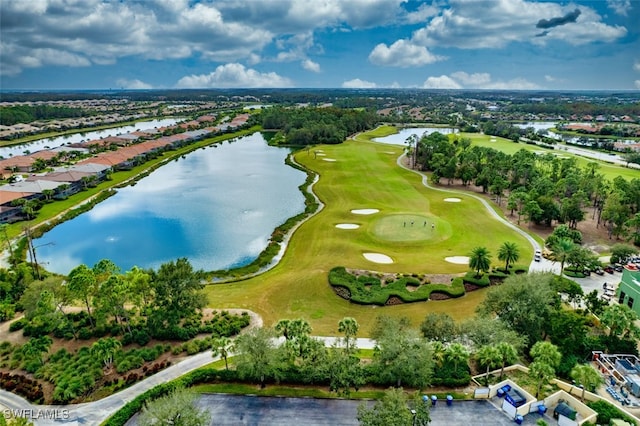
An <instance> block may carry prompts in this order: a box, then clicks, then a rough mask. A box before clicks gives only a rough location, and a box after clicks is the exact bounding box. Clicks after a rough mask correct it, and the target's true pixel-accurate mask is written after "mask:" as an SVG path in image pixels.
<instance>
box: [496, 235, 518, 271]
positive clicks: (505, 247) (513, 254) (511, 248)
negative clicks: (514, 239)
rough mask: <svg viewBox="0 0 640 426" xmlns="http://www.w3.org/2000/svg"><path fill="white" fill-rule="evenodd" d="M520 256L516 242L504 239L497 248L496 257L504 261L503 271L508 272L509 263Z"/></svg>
mask: <svg viewBox="0 0 640 426" xmlns="http://www.w3.org/2000/svg"><path fill="white" fill-rule="evenodd" d="M519 258H520V249H518V245H517V244H516V243H510V242H508V241H506V242H505V243H503V244H502V245H501V246H500V248H499V249H498V259H500V260H502V261H504V272H505V273H507V274H508V273H509V264H510V263H514V262H517V261H518V259H519Z"/></svg>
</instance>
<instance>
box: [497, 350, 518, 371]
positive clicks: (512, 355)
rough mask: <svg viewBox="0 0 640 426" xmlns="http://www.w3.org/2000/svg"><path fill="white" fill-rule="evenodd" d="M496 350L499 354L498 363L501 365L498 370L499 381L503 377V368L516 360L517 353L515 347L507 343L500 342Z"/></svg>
mask: <svg viewBox="0 0 640 426" xmlns="http://www.w3.org/2000/svg"><path fill="white" fill-rule="evenodd" d="M496 348H497V349H498V352H500V358H501V360H500V362H501V364H502V365H501V368H500V380H502V376H503V375H504V366H505V365H506V364H511V363H513V362H516V361H517V360H518V351H517V349H516V348H515V346H513V345H512V344H511V343H508V342H500V343H498V345H497V346H496Z"/></svg>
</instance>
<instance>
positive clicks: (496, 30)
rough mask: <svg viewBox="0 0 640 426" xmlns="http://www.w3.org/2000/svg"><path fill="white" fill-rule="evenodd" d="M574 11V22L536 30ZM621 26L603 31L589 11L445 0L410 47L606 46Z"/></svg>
mask: <svg viewBox="0 0 640 426" xmlns="http://www.w3.org/2000/svg"><path fill="white" fill-rule="evenodd" d="M576 8H578V9H579V10H580V13H579V15H578V16H577V19H576V20H575V22H574V21H567V22H564V23H563V24H558V25H554V26H552V27H550V28H546V29H544V31H543V30H542V29H541V28H537V27H536V24H537V23H539V22H540V21H541V20H546V21H549V20H553V19H554V18H556V19H558V18H562V17H566V16H568V15H569V14H571V12H574V11H575V10H576ZM626 33H627V30H626V28H624V27H621V26H612V25H607V24H605V23H603V22H602V18H601V16H600V15H598V13H596V12H595V11H594V10H593V9H591V8H589V7H588V6H584V5H580V6H578V7H576V5H575V4H569V5H566V6H563V5H561V4H558V3H552V2H532V1H527V0H508V1H507V0H501V1H497V0H495V1H494V0H490V1H478V0H450V1H449V7H447V8H443V9H442V11H441V12H440V13H439V14H438V15H437V16H435V17H433V18H432V19H431V20H430V21H429V22H428V23H427V24H426V25H425V27H423V28H421V29H419V30H417V31H416V32H415V33H414V34H413V36H412V38H411V41H412V42H413V43H415V44H418V45H421V46H426V47H435V46H437V47H457V48H462V49H481V48H491V49H495V48H503V47H505V46H507V45H509V44H510V43H515V42H528V43H533V44H545V43H547V42H551V41H554V40H563V41H566V42H567V43H569V44H572V45H581V44H587V43H591V42H596V41H599V42H603V41H604V42H611V41H614V40H616V39H618V38H621V37H623V36H624V35H626Z"/></svg>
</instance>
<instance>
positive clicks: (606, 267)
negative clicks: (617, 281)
mask: <svg viewBox="0 0 640 426" xmlns="http://www.w3.org/2000/svg"><path fill="white" fill-rule="evenodd" d="M604 271H605V272H607V273H609V274H613V272H614V271H615V269H613V266H611V265H609V266H605V267H604Z"/></svg>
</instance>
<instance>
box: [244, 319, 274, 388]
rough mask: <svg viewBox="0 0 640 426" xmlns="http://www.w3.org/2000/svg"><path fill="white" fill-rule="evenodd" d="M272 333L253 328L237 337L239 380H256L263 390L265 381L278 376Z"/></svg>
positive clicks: (263, 329)
mask: <svg viewBox="0 0 640 426" xmlns="http://www.w3.org/2000/svg"><path fill="white" fill-rule="evenodd" d="M273 337H274V333H273V331H272V330H269V329H266V328H254V329H253V330H250V331H249V332H247V333H245V334H242V335H240V336H238V338H237V339H236V344H235V347H236V351H237V352H238V355H237V357H236V358H237V361H236V370H237V371H238V374H239V375H240V377H241V378H247V379H250V380H257V381H258V382H259V383H260V387H261V388H264V387H265V385H266V381H267V379H270V378H277V377H279V376H280V365H279V361H278V348H277V347H276V345H275V342H274V340H273Z"/></svg>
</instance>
